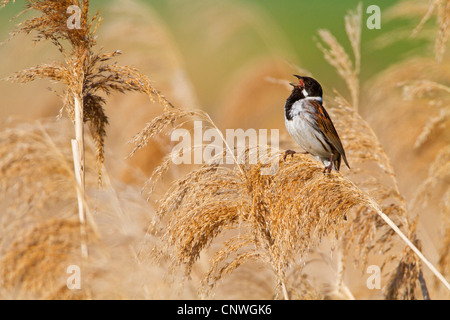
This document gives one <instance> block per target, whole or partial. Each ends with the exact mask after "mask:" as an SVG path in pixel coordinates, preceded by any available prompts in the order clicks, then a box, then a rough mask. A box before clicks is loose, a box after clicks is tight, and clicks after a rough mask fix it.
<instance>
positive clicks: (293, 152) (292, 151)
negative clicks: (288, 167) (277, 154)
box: [283, 150, 297, 161]
mask: <svg viewBox="0 0 450 320" xmlns="http://www.w3.org/2000/svg"><path fill="white" fill-rule="evenodd" d="M296 153H297V152H295V151H294V150H286V151H285V152H284V157H283V160H284V161H286V157H287V156H288V155H291V158H292V157H294V154H296Z"/></svg>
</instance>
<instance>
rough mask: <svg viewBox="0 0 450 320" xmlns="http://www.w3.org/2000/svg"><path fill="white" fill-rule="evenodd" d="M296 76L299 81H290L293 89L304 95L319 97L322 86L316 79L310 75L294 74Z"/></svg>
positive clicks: (321, 92)
mask: <svg viewBox="0 0 450 320" xmlns="http://www.w3.org/2000/svg"><path fill="white" fill-rule="evenodd" d="M294 76H295V77H297V78H298V80H299V82H298V84H297V83H291V84H290V85H291V86H293V87H294V91H298V92H299V93H301V95H303V96H304V97H305V98H306V97H321V98H322V95H323V91H322V86H321V85H320V83H319V82H317V80H315V79H313V78H311V77H302V76H299V75H296V74H294Z"/></svg>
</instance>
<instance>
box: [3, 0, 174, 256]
mask: <svg viewBox="0 0 450 320" xmlns="http://www.w3.org/2000/svg"><path fill="white" fill-rule="evenodd" d="M9 2H10V1H6V0H5V1H2V2H1V6H2V7H3V6H4V5H6V4H7V3H9ZM73 5H75V6H77V7H78V9H79V10H80V17H79V18H80V21H78V22H79V26H75V28H73V29H71V28H69V26H68V19H69V16H68V14H67V10H68V9H69V7H70V6H73ZM30 10H34V11H36V12H39V13H41V15H40V16H38V17H36V18H32V19H29V20H25V21H24V22H21V23H20V24H19V25H18V26H17V29H16V30H14V31H13V32H12V37H13V36H15V35H17V34H19V33H25V34H30V33H35V34H36V38H35V39H34V41H36V42H37V41H41V40H50V41H51V42H52V43H53V44H54V45H55V46H56V47H57V48H58V50H59V51H60V53H61V54H62V56H63V58H64V64H63V63H60V62H54V63H51V64H44V65H39V66H37V67H32V68H29V69H26V70H23V71H20V72H17V73H15V74H14V75H13V76H11V77H9V78H8V79H7V80H10V81H16V82H22V83H25V82H30V81H33V80H36V79H44V78H47V79H50V80H52V81H57V82H61V83H63V84H64V85H65V86H66V92H65V93H64V98H63V100H64V105H63V108H62V109H65V110H66V111H67V112H68V113H69V115H70V117H71V118H72V120H73V121H74V125H75V141H73V143H72V146H73V159H74V167H75V175H76V179H77V181H78V189H77V195H78V205H79V218H80V222H81V233H82V234H86V231H85V228H86V213H85V209H86V208H85V207H84V205H83V203H84V201H85V200H84V190H85V182H84V181H85V171H86V167H85V160H84V159H85V153H84V148H85V146H84V122H87V121H90V123H91V132H92V135H93V137H94V139H95V141H96V144H97V150H96V153H97V160H98V161H97V162H98V177H99V183H101V167H102V164H103V162H104V137H105V135H106V131H105V127H106V125H107V124H108V118H107V117H106V115H105V113H104V110H103V105H104V104H105V102H106V101H105V99H104V98H103V97H102V96H101V95H99V93H104V94H106V95H109V94H110V93H112V92H121V93H124V92H126V91H138V92H144V93H147V94H148V95H149V97H150V98H151V99H153V100H158V101H159V102H161V103H163V104H164V105H167V101H166V100H165V99H164V97H162V96H161V95H160V94H159V92H157V90H156V89H154V88H153V87H152V85H151V84H150V81H149V80H148V79H147V78H146V77H145V76H144V75H142V74H140V73H139V72H138V71H136V70H135V69H133V68H131V67H128V66H118V65H116V64H112V63H110V62H109V61H110V60H111V59H112V58H114V57H116V56H118V55H119V54H120V53H121V52H120V51H114V52H112V53H101V52H99V53H95V52H94V47H95V45H96V36H95V33H96V31H97V28H98V27H99V26H100V23H101V18H100V17H99V16H98V13H97V14H96V15H94V16H93V17H92V18H91V19H90V18H89V1H88V0H63V1H50V0H47V1H31V0H29V1H27V9H26V10H25V11H30ZM25 11H24V12H25ZM67 47H68V48H67ZM68 49H70V51H69V50H68ZM62 109H61V110H62ZM83 239H84V237H83ZM82 252H83V256H84V257H87V247H86V241H85V240H83V241H82Z"/></svg>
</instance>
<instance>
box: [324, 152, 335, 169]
mask: <svg viewBox="0 0 450 320" xmlns="http://www.w3.org/2000/svg"><path fill="white" fill-rule="evenodd" d="M333 159H334V154H331V158H330V164H329V165H328V166H325V168H323V173H325V172H327V171H328V173H331V170H332V169H333Z"/></svg>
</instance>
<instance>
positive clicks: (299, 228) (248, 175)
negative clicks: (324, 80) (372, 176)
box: [135, 104, 446, 298]
mask: <svg viewBox="0 0 450 320" xmlns="http://www.w3.org/2000/svg"><path fill="white" fill-rule="evenodd" d="M344 107H345V106H344ZM345 108H348V109H349V110H345V111H347V112H348V111H350V112H349V114H350V115H352V116H353V118H350V117H349V116H347V117H343V118H344V119H346V120H345V121H349V119H353V120H352V121H353V122H355V123H362V124H364V126H366V129H365V130H366V131H368V132H369V133H368V134H367V135H366V139H367V140H368V141H367V142H363V143H362V140H361V137H360V134H361V132H364V130H361V128H359V127H358V126H357V125H356V126H353V125H349V126H348V127H349V128H353V130H355V131H352V132H351V134H348V135H344V136H345V137H346V138H347V139H349V140H350V139H354V144H353V146H355V149H356V150H359V151H358V152H360V153H359V154H360V155H361V159H362V160H361V161H365V160H371V161H375V162H376V163H378V165H379V167H380V168H382V169H383V171H384V172H385V173H387V174H388V175H389V176H390V177H391V179H393V180H394V182H395V174H394V172H393V170H392V167H391V165H390V162H389V159H388V158H387V156H386V155H385V153H384V152H383V150H382V148H381V146H380V145H379V142H378V141H377V139H376V136H375V135H374V134H373V132H372V131H371V129H370V127H369V126H368V124H367V123H365V122H364V121H363V120H362V119H361V118H360V116H359V115H358V114H357V112H356V111H355V109H354V108H351V107H350V106H349V105H348V104H346V107H345ZM176 110H178V109H177V108H175V109H172V110H170V111H171V113H170V114H164V115H162V116H161V119H163V118H164V119H165V121H164V123H166V124H169V123H172V122H171V121H169V120H170V117H173V120H174V121H177V120H179V119H180V117H178V116H192V114H186V111H176ZM167 117H169V118H167ZM206 119H207V120H209V121H211V119H210V118H206ZM164 127H165V126H161V121H160V120H159V118H157V119H156V120H155V121H153V122H152V123H149V124H148V125H147V126H146V128H145V129H144V130H143V131H142V132H141V133H140V134H138V135H137V136H136V137H137V138H138V139H137V140H135V141H137V148H140V147H142V146H144V145H146V144H147V142H148V139H149V138H150V137H151V136H153V135H154V134H157V133H160V132H161V131H162V129H163V128H164ZM356 132H358V133H356ZM147 135H148V136H147ZM352 137H353V138H352ZM361 145H363V146H364V148H366V147H372V148H373V146H374V145H378V148H379V151H378V152H375V153H374V152H367V151H365V150H364V148H362V149H361ZM260 147H262V146H258V147H257V148H256V149H259V148H260ZM356 150H355V151H356ZM257 151H258V150H251V149H247V150H246V151H245V154H244V155H243V157H244V158H243V159H244V160H246V161H245V162H244V163H245V164H244V165H242V164H239V165H238V164H237V161H236V162H235V165H234V166H233V167H232V168H229V167H225V166H221V165H217V164H214V163H213V164H205V165H202V166H200V168H199V169H196V170H193V171H191V172H190V173H188V174H187V175H186V176H185V177H183V178H181V179H178V180H177V181H176V182H175V184H174V185H173V187H172V188H171V189H170V190H168V191H167V193H166V195H165V196H164V197H163V198H162V200H160V201H159V208H158V215H159V216H160V223H162V221H166V222H165V223H164V227H160V231H158V227H157V228H156V229H155V228H154V226H153V227H152V230H153V231H152V232H156V233H160V232H162V245H161V247H160V248H159V249H158V250H156V251H155V254H156V256H157V257H158V258H159V259H160V260H161V259H162V260H166V259H169V261H170V265H172V266H173V268H172V270H175V269H176V268H177V267H178V266H184V268H185V274H186V275H189V274H190V273H191V272H192V267H193V265H194V263H195V261H196V260H198V258H199V257H200V253H201V252H202V251H203V250H204V249H206V248H208V247H209V246H210V245H211V243H212V241H213V240H214V239H215V238H217V237H218V235H219V234H221V233H223V232H224V231H225V230H238V236H235V237H233V238H232V239H231V240H230V241H228V242H225V243H224V245H223V248H222V249H220V250H219V251H217V252H216V254H215V255H214V257H213V258H212V260H211V266H210V270H209V271H208V273H207V274H206V276H205V278H204V281H203V289H204V290H206V291H205V293H208V292H209V290H210V289H211V288H213V287H214V286H215V284H216V283H217V281H219V280H220V279H221V278H222V276H223V275H225V274H228V273H231V272H232V271H233V270H235V269H236V268H237V267H239V266H240V265H242V264H243V263H245V262H248V261H252V260H257V261H263V262H265V263H268V264H269V265H270V266H271V267H272V269H273V271H274V274H275V275H276V277H277V281H278V285H277V288H278V289H279V290H281V291H282V292H283V296H284V297H285V298H288V297H289V292H287V290H286V288H287V287H288V286H286V269H287V268H288V266H289V265H291V264H292V263H294V261H293V260H292V259H293V257H294V256H295V254H299V255H300V257H302V258H304V256H305V255H306V253H307V252H308V250H309V249H310V248H314V247H317V245H318V243H320V241H321V240H322V238H323V237H325V236H326V235H331V234H333V232H335V233H339V234H340V238H341V239H343V240H344V243H345V246H349V245H350V244H357V245H358V247H359V248H360V251H361V252H362V253H363V255H367V253H368V252H369V251H371V250H375V249H374V248H375V247H374V245H373V242H374V238H375V239H376V243H378V245H379V246H380V247H383V246H385V245H386V243H389V242H390V241H392V238H393V235H394V234H395V233H397V234H399V235H400V237H401V238H402V240H403V241H405V242H406V243H407V245H408V246H409V247H410V249H408V250H406V251H405V252H406V253H405V254H404V258H401V262H400V263H399V265H398V267H397V269H396V270H397V275H398V276H396V277H393V279H392V280H391V282H390V283H391V284H392V283H394V282H395V281H396V282H397V285H395V286H394V285H392V286H390V288H391V289H390V290H389V294H390V296H388V297H390V298H393V297H394V294H398V292H399V290H400V289H401V288H403V287H402V285H405V283H406V284H412V285H414V283H415V281H417V279H418V277H419V274H420V272H417V269H414V270H415V271H414V275H415V276H414V277H412V278H411V279H409V278H407V277H405V273H404V272H403V271H401V270H404V268H402V266H404V265H405V264H406V265H408V266H410V265H412V263H416V264H417V261H418V259H419V258H420V259H423V261H424V262H425V264H427V266H429V267H430V268H431V269H432V270H433V272H435V273H437V276H438V277H440V275H439V272H437V270H436V269H435V268H434V267H433V265H432V264H431V263H429V262H428V260H427V259H426V258H425V257H424V256H423V255H422V254H421V252H420V250H418V249H417V247H416V246H415V245H414V244H413V243H412V242H411V241H410V240H409V239H408V238H410V237H411V239H414V238H413V236H414V233H413V231H411V229H410V227H408V226H410V224H409V223H408V220H407V218H406V217H405V212H406V211H405V209H404V202H403V201H402V198H401V195H400V193H399V192H398V189H397V190H396V191H395V192H394V195H397V197H398V200H399V202H400V203H399V204H397V205H396V206H395V205H394V206H393V205H392V204H389V205H387V206H386V207H385V210H387V211H386V212H389V213H390V216H391V217H388V216H387V215H386V214H385V213H383V211H382V209H380V207H379V205H378V204H377V203H376V202H375V200H373V198H371V197H370V196H368V195H367V194H366V193H365V192H363V191H361V190H360V189H358V188H357V187H356V186H355V185H354V184H353V183H351V182H350V181H349V180H347V179H345V178H343V177H342V176H341V175H334V174H333V175H331V176H324V175H320V174H318V172H319V171H320V166H319V165H318V164H317V163H316V162H314V161H311V160H309V158H307V157H305V156H301V160H300V161H292V162H289V161H287V162H286V163H283V165H281V167H280V168H279V169H278V171H276V172H275V174H274V175H269V176H265V175H261V169H263V168H267V166H269V164H272V163H273V161H274V160H277V161H279V160H280V158H279V156H276V157H275V158H276V159H273V158H272V159H266V160H271V161H266V163H265V164H262V163H259V164H257V165H249V164H248V163H249V162H248V160H249V158H250V154H251V153H252V152H257ZM377 153H378V155H377ZM371 155H373V156H371ZM219 156H221V155H219ZM235 159H236V158H235ZM296 160H297V159H296ZM380 160H381V161H380ZM169 163H170V162H169V161H165V162H164V163H163V165H162V167H160V168H159V169H156V173H157V175H161V172H166V170H167V165H168V164H169ZM288 169H289V170H288ZM286 170H287V171H286ZM376 185H378V186H380V183H379V182H377V183H376ZM394 187H395V184H394ZM377 188H378V189H379V191H378V192H379V193H380V195H381V198H380V200H381V201H383V199H388V198H390V197H392V189H385V188H384V187H382V184H381V187H377ZM394 190H395V189H394ZM334 197H336V198H334ZM333 199H335V200H333ZM351 210H354V211H353V212H354V213H355V212H356V214H354V215H352V216H353V217H354V218H353V220H351V221H352V222H351V223H348V224H345V219H347V216H349V214H350V211H351ZM371 211H372V212H375V213H377V215H374V214H373V213H371ZM376 217H378V218H376ZM344 218H345V219H344ZM374 218H375V219H374ZM380 218H381V219H382V220H384V221H385V222H386V223H387V224H388V225H389V228H387V230H386V227H385V226H384V227H383V225H382V224H380ZM392 219H395V220H397V223H394V222H393V221H392ZM397 224H399V225H403V226H406V227H407V228H409V229H407V230H410V231H411V232H410V233H408V236H405V234H404V233H403V232H402V231H401V230H400V229H399V228H398V227H397ZM377 227H378V228H380V229H381V230H383V229H385V231H383V232H382V234H381V236H379V238H377V237H376V236H375V233H376V232H377ZM163 230H164V231H163ZM355 230H358V232H356V233H355ZM374 230H375V231H374ZM355 235H358V236H357V237H356V236H355ZM384 250H385V251H386V250H389V246H388V248H387V249H386V248H385V249H384ZM164 252H169V255H166V254H165V253H164ZM413 252H414V253H415V254H417V256H416V255H415V254H413ZM404 259H412V261H413V262H410V260H404ZM404 261H405V262H404ZM419 270H420V269H419ZM440 280H441V281H443V282H444V284H445V283H446V281H445V279H443V278H442V277H440ZM399 284H400V285H399ZM407 288H408V289H407V290H409V288H410V286H408V287H407ZM409 292H411V290H409ZM404 297H408V298H413V297H414V291H412V295H407V296H404Z"/></svg>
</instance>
